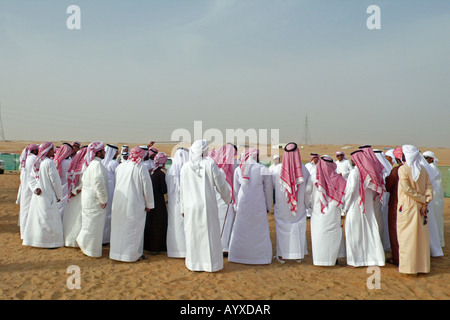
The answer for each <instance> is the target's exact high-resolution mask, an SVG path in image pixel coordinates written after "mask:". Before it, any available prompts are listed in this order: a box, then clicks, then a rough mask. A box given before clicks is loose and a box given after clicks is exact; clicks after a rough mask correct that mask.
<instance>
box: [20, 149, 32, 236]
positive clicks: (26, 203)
mask: <svg viewBox="0 0 450 320" xmlns="http://www.w3.org/2000/svg"><path fill="white" fill-rule="evenodd" d="M35 161H36V155H34V154H33V153H30V154H29V155H28V156H27V160H26V162H25V167H24V168H23V169H22V171H21V172H20V187H19V199H18V204H19V205H20V212H19V226H20V238H21V239H22V240H23V232H24V230H25V224H26V222H27V218H28V211H29V210H30V202H31V197H32V196H33V190H31V187H30V184H29V181H30V172H32V171H33V165H34V162H35Z"/></svg>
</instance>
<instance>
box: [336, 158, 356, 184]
mask: <svg viewBox="0 0 450 320" xmlns="http://www.w3.org/2000/svg"><path fill="white" fill-rule="evenodd" d="M336 159H337V160H336V172H337V173H339V174H340V175H341V176H342V178H344V179H345V180H347V177H348V175H349V174H350V171H352V169H353V166H352V164H351V163H350V161H349V160H348V159H347V158H346V157H345V154H344V153H343V152H342V151H337V152H336Z"/></svg>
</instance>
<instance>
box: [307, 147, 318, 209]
mask: <svg viewBox="0 0 450 320" xmlns="http://www.w3.org/2000/svg"><path fill="white" fill-rule="evenodd" d="M319 158H320V156H319V154H317V153H311V155H310V160H309V162H308V163H307V164H305V168H306V169H307V170H308V172H309V175H310V176H315V175H316V166H317V163H318V162H319ZM309 201H311V200H309ZM311 213H312V209H311V208H309V207H307V208H306V216H307V217H308V218H310V217H311Z"/></svg>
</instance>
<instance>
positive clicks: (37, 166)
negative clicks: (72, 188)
mask: <svg viewBox="0 0 450 320" xmlns="http://www.w3.org/2000/svg"><path fill="white" fill-rule="evenodd" d="M53 155H54V146H53V143H51V142H46V143H43V144H41V145H40V146H39V153H38V155H37V157H36V161H35V163H34V166H33V170H31V172H30V177H29V184H30V188H31V190H33V196H32V197H31V202H30V210H29V212H28V218H27V221H26V224H25V230H24V234H23V245H26V246H32V247H40V248H58V247H62V246H64V237H63V226H62V221H61V214H60V212H59V209H58V204H57V203H58V201H60V200H61V198H62V196H63V195H62V186H61V179H60V178H59V174H58V170H56V167H55V164H54V163H53V161H52V160H50V158H51V157H53Z"/></svg>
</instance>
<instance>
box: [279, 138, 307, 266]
mask: <svg viewBox="0 0 450 320" xmlns="http://www.w3.org/2000/svg"><path fill="white" fill-rule="evenodd" d="M272 179H273V185H274V189H275V197H276V201H275V205H274V218H275V231H276V236H277V237H276V255H275V259H276V260H277V261H278V262H280V263H285V260H292V259H293V260H296V262H301V261H302V259H303V258H304V256H305V255H306V254H307V253H308V251H307V242H306V207H305V186H306V182H307V181H308V179H309V172H308V170H307V169H306V168H305V166H304V165H303V164H302V162H301V157H300V152H299V150H298V147H297V144H295V143H293V142H291V143H288V144H287V145H286V147H285V149H284V155H283V162H282V163H280V164H278V165H277V166H275V168H274V169H273V171H272Z"/></svg>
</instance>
